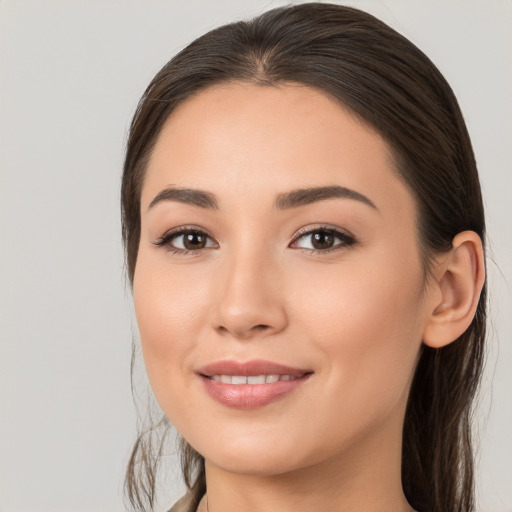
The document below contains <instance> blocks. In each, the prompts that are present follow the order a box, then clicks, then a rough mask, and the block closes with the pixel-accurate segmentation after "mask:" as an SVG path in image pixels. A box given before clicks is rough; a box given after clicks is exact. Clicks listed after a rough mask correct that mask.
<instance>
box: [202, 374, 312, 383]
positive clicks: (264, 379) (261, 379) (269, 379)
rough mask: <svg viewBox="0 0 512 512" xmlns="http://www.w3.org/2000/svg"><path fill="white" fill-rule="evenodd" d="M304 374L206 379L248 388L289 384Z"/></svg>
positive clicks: (224, 376) (213, 376)
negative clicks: (260, 385) (281, 383)
mask: <svg viewBox="0 0 512 512" xmlns="http://www.w3.org/2000/svg"><path fill="white" fill-rule="evenodd" d="M304 375H305V374H303V375H300V376H296V375H251V376H249V375H212V376H211V377H208V376H206V375H205V377H206V378H208V379H211V380H214V381H216V382H222V383H223V384H234V385H235V386H240V385H244V384H248V385H250V386H252V385H254V384H274V383H275V382H289V381H291V380H295V379H300V378H302V377H304Z"/></svg>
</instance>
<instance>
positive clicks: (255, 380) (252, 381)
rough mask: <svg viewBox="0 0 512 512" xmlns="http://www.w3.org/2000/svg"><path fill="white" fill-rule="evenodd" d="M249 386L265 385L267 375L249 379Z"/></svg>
mask: <svg viewBox="0 0 512 512" xmlns="http://www.w3.org/2000/svg"><path fill="white" fill-rule="evenodd" d="M247 384H265V375H255V376H251V377H247Z"/></svg>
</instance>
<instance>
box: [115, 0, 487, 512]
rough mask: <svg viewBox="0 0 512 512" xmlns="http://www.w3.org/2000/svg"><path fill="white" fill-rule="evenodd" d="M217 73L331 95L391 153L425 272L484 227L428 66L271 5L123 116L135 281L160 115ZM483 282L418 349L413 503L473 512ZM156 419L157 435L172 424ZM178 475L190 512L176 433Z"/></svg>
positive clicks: (401, 48)
mask: <svg viewBox="0 0 512 512" xmlns="http://www.w3.org/2000/svg"><path fill="white" fill-rule="evenodd" d="M226 81H238V82H252V83H256V84H261V85H269V86H272V85H275V84H281V83H287V82H295V83H301V84H304V85H308V86H311V87H314V88H317V89H319V90H321V91H324V92H325V93H327V94H329V95H330V96H332V97H334V98H337V99H338V100H339V101H340V102H341V103H342V104H343V105H345V106H346V107H348V108H349V109H350V110H351V111H352V112H353V113H354V114H355V115H357V116H358V117H359V118H360V119H362V120H364V121H365V122H366V123H368V124H369V125H370V126H372V127H373V128H374V129H375V130H377V131H378V132H379V133H380V134H381V135H382V136H383V137H384V138H385V140H386V141H387V142H388V144H389V146H390V147H391V149H392V151H393V154H394V157H395V162H396V170H397V172H398V174H399V175H400V176H401V178H402V179H403V181H404V182H405V183H406V184H407V185H408V187H409V189H410V190H411V192H412V193H413V195H414V197H415V199H416V204H417V209H418V230H419V240H420V244H421V249H422V254H423V257H424V263H425V269H426V270H427V271H428V268H429V263H430V262H431V261H432V256H433V255H434V254H435V253H439V252H443V251H447V250H448V249H450V248H451V245H452V240H453V238H454V236H455V235H456V234H458V233H459V232H461V231H465V230H472V231H475V232H476V233H477V234H478V235H479V236H480V237H481V238H482V240H484V236H485V233H484V231H485V223H484V213H483V205H482V198H481V191H480V185H479V180H478V174H477V169H476V164H475V159H474V155H473V150H472V147H471V142H470V139H469V135H468V132H467V129H466V126H465V123H464V120H463V117H462V114H461V112H460V109H459V106H458V104H457V100H456V98H455V96H454V94H453V92H452V90H451V88H450V86H449V85H448V84H447V82H446V80H445V79H444V78H443V76H442V75H441V73H440V72H439V71H438V70H437V68H436V67H435V66H434V65H433V64H432V62H431V61H430V60H429V59H428V58H427V57H426V56H425V55H424V54H423V53H422V52H421V51H420V50H419V49H418V48H416V47H415V46H414V45H413V44H412V43H411V42H410V41H408V40H407V39H406V38H404V37H403V36H401V35H400V34H398V33H397V32H396V31H394V30H393V29H391V28H390V27H388V26H387V25H386V24H384V23H383V22H381V21H379V20H378V19H376V18H374V17H373V16H371V15H369V14H367V13H364V12H362V11H359V10H357V9H353V8H348V7H342V6H338V5H331V4H325V3H321V4H320V3H310V4H301V5H296V6H290V7H283V8H278V9H273V10H271V11H268V12H266V13H264V14H262V15H261V16H259V17H257V18H255V19H253V20H251V21H249V22H238V23H232V24H229V25H225V26H222V27H220V28H217V29H215V30H212V31H211V32H209V33H207V34H205V35H204V36H202V37H200V38H198V39H197V40H195V41H194V42H192V43H191V44H190V45H189V46H187V47H186V48H185V49H184V50H182V51H181V52H180V53H178V54H177V55H176V56H175V57H174V58H173V59H172V60H171V61H170V62H168V63H167V64H166V65H165V66H164V67H163V68H162V70H161V71H160V72H159V73H158V74H157V75H156V76H155V78H154V79H153V81H152V82H151V83H150V85H149V86H148V88H147V89H146V91H145V93H144V95H143V97H142V99H141V101H140V103H139V105H138V108H137V111H136V113H135V116H134V119H133V122H132V124H131V129H130V134H129V139H128V145H127V151H126V160H125V165H124V174H123V182H122V194H121V195H122V198H121V200H122V222H123V240H124V243H125V250H126V262H127V268H128V275H129V278H130V281H132V280H133V275H134V271H135V265H136V262H137V250H138V244H139V237H140V194H141V188H142V184H143V180H144V172H145V168H146V164H147V162H148V158H149V156H150V155H151V151H152V148H153V147H154V145H155V142H156V140H157V138H158V135H159V133H160V130H161V128H162V125H163V123H164V122H165V121H166V119H167V118H168V117H169V115H171V113H172V112H173V110H174V108H175V107H176V106H177V105H178V104H179V103H181V102H182V101H184V100H185V99H186V98H189V97H190V96H191V95H192V94H194V93H195V92H197V91H200V90H203V89H205V88H207V87H209V86H210V85H212V84H218V83H221V82H226ZM485 306H486V295H485V287H484V290H483V291H482V294H481V296H480V301H479V304H478V308H477V312H476V315H475V317H474V319H473V321H472V323H471V325H470V327H469V328H468V330H467V331H466V332H465V333H464V334H463V335H462V336H460V337H459V338H458V339H457V340H456V341H454V342H453V343H451V344H449V345H447V346H446V347H443V348H440V349H437V350H435V349H432V348H429V347H427V346H423V347H422V350H421V355H420V359H419V363H418V366H417V369H416V373H415V377H414V380H413V383H412V387H411V390H410V394H409V401H408V406H407V411H406V416H405V422H404V427H403V450H402V485H403V489H404V493H405V495H406V497H407V499H408V500H409V502H410V504H411V505H412V506H413V507H414V508H415V509H417V510H419V511H427V510H428V511H429V512H470V511H472V510H474V476H473V454H472V441H471V430H470V420H471V411H472V409H471V407H472V403H473V399H474V396H475V392H476V390H477V386H478V383H479V380H480V374H481V371H482V365H483V356H484V351H483V350H484V349H483V347H484V338H485ZM168 426H169V425H168V422H166V421H165V420H163V423H161V424H160V427H163V428H162V429H161V430H162V431H163V432H165V431H166V428H168ZM155 432H158V428H156V427H155V429H153V430H150V431H149V432H143V433H142V434H141V435H140V437H139V439H138V440H137V443H136V445H135V447H134V449H133V452H132V456H131V459H130V463H129V466H128V470H127V478H126V490H127V495H128V497H129V499H130V501H131V503H132V505H133V506H134V507H136V508H137V509H139V510H146V507H147V506H149V509H152V507H153V503H154V499H155V473H156V468H157V466H158V461H159V455H161V452H162V445H161V444H159V445H158V446H157V450H156V453H153V448H152V446H151V443H152V442H154V440H153V441H152V439H154V438H153V437H152V434H154V433H155ZM182 461H183V473H184V478H185V482H186V484H187V486H188V487H189V489H190V490H191V495H192V497H193V499H192V501H191V504H190V510H195V506H196V505H197V503H198V501H199V499H200V498H201V496H202V495H203V494H204V492H205V489H206V482H205V474H204V459H203V458H202V457H201V455H200V454H198V453H197V452H195V451H194V450H193V449H192V448H191V447H190V446H189V445H188V444H187V443H186V442H185V441H182Z"/></svg>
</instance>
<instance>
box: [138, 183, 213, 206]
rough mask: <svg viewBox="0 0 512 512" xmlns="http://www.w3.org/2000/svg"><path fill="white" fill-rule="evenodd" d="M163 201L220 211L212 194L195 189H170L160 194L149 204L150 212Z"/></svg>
mask: <svg viewBox="0 0 512 512" xmlns="http://www.w3.org/2000/svg"><path fill="white" fill-rule="evenodd" d="M162 201H177V202H179V203H186V204H191V205H193V206H199V207H200V208H209V209H212V210H218V209H219V205H218V203H217V199H215V196H214V195H213V194H211V193H210V192H205V191H204V190H196V189H193V188H177V187H169V188H166V189H164V190H162V191H161V192H159V193H158V194H157V195H156V196H155V198H154V199H153V201H151V203H150V204H149V207H148V210H150V209H151V208H153V207H154V206H156V205H157V204H158V203H161V202H162Z"/></svg>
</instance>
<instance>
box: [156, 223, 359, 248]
mask: <svg viewBox="0 0 512 512" xmlns="http://www.w3.org/2000/svg"><path fill="white" fill-rule="evenodd" d="M315 233H321V234H323V235H332V236H334V237H335V238H337V239H338V240H339V242H338V243H337V244H336V245H334V246H333V247H331V248H328V249H310V248H306V247H296V248H297V249H302V250H304V251H307V252H309V253H317V254H326V253H330V252H334V251H339V250H341V249H343V248H345V247H350V246H352V245H354V244H356V243H357V240H356V238H355V237H354V236H353V235H351V234H350V233H348V232H346V231H342V230H340V229H337V228H333V227H330V226H315V227H314V228H311V227H304V228H301V229H299V231H298V232H297V233H295V235H294V236H293V240H292V241H291V242H290V244H289V245H288V247H292V248H293V244H295V243H297V242H298V241H299V240H300V239H302V238H304V237H306V236H311V235H313V234H315ZM188 234H194V235H201V236H205V237H206V238H207V240H210V241H213V243H214V244H215V245H216V246H217V247H218V243H217V242H216V241H215V240H214V239H213V237H211V236H210V235H208V233H206V232H205V231H204V230H203V229H201V228H198V227H195V226H181V227H179V228H175V229H172V230H171V231H168V232H167V233H165V234H164V235H163V236H161V237H160V238H159V239H158V240H156V241H155V242H154V245H156V246H157V247H165V248H167V250H168V251H169V252H171V253H173V254H181V255H187V254H193V255H197V254H198V253H199V252H200V251H201V250H203V249H211V248H216V247H211V246H210V247H204V248H200V249H180V248H177V247H173V246H172V241H173V240H175V239H176V238H178V237H180V236H184V235H188Z"/></svg>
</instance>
